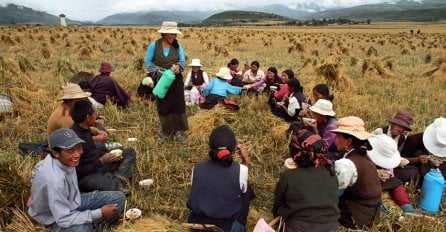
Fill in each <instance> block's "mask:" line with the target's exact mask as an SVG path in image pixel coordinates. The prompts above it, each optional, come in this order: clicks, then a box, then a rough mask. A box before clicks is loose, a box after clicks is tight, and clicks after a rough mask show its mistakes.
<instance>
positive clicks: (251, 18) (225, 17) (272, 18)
mask: <svg viewBox="0 0 446 232" xmlns="http://www.w3.org/2000/svg"><path fill="white" fill-rule="evenodd" d="M290 20H292V19H291V18H288V17H284V16H281V15H276V14H272V13H264V12H257V11H223V12H221V13H217V14H214V15H212V16H210V17H209V18H207V19H205V20H203V22H201V24H202V25H204V26H231V25H274V24H284V23H286V22H288V21H290Z"/></svg>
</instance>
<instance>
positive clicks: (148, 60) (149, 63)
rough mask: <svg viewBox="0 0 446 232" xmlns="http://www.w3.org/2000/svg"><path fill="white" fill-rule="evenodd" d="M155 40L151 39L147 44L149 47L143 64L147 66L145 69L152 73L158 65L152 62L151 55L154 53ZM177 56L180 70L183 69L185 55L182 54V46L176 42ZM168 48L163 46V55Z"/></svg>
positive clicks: (165, 54) (166, 53)
mask: <svg viewBox="0 0 446 232" xmlns="http://www.w3.org/2000/svg"><path fill="white" fill-rule="evenodd" d="M155 42H156V41H153V42H151V43H150V44H149V47H148V48H147V52H146V57H145V58H144V66H146V67H147V71H148V72H149V73H154V72H157V71H158V66H156V65H155V64H153V63H152V60H153V55H154V54H155ZM178 45H179V47H178V56H179V57H180V59H179V61H178V65H179V66H180V68H181V71H182V70H184V68H185V67H186V57H185V56H184V50H183V46H182V45H181V44H180V43H178ZM169 51H170V48H163V54H164V56H165V57H167V56H168V55H169Z"/></svg>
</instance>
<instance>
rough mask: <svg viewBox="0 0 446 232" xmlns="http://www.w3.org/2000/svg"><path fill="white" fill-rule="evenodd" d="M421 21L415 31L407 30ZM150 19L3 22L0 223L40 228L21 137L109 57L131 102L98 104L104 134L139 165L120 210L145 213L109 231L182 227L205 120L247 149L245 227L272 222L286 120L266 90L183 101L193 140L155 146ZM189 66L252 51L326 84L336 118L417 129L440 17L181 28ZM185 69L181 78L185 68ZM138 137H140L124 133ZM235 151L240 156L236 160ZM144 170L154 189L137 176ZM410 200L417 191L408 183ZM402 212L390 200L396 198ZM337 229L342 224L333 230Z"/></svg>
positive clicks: (431, 97) (380, 225) (439, 55)
mask: <svg viewBox="0 0 446 232" xmlns="http://www.w3.org/2000/svg"><path fill="white" fill-rule="evenodd" d="M419 28H421V33H420V34H417V33H415V34H410V33H408V32H409V30H410V29H414V30H415V31H416V30H417V29H419ZM157 30H158V28H153V27H99V26H85V27H84V26H81V27H54V26H27V25H16V26H9V27H7V26H4V27H0V32H1V33H0V34H1V43H0V92H2V93H7V94H9V95H11V96H12V98H13V104H14V113H13V114H12V115H6V116H5V117H3V120H2V121H1V122H0V140H1V141H0V230H1V231H45V229H44V228H42V227H39V226H38V225H37V224H35V223H34V222H33V221H32V220H31V219H30V218H29V217H27V216H26V209H25V202H26V199H27V197H28V194H29V190H30V173H31V170H32V168H33V166H34V164H35V163H36V162H38V161H39V160H40V157H35V156H29V155H23V154H21V153H20V151H19V149H18V143H19V142H25V141H29V142H30V141H40V140H43V139H45V137H46V123H47V119H48V117H49V115H50V114H51V112H52V111H53V110H54V109H55V108H56V106H57V105H58V104H59V103H60V102H58V101H57V98H58V97H59V96H60V95H61V94H60V87H61V86H62V85H63V84H64V83H66V82H67V81H69V80H70V79H71V78H72V77H73V76H74V75H75V74H76V73H78V72H80V71H85V72H90V73H93V74H96V73H97V71H98V69H99V64H100V63H101V61H107V62H109V63H111V64H112V65H113V66H114V72H113V73H112V76H113V77H114V78H115V79H116V80H117V81H118V82H119V83H120V84H121V85H122V86H123V87H124V88H126V89H128V90H129V91H130V92H132V94H133V98H132V102H131V103H130V107H129V108H126V109H117V108H116V107H114V106H112V105H107V106H106V107H105V109H103V110H101V111H100V112H99V113H100V114H101V115H104V116H105V117H106V119H107V121H106V124H105V126H106V127H107V128H115V129H117V131H116V132H114V133H113V134H112V135H111V137H112V138H113V139H114V140H115V141H117V142H121V143H123V144H124V146H132V147H134V148H135V150H136V151H137V154H138V155H137V157H138V158H137V159H138V161H137V166H136V170H135V171H134V173H135V174H134V178H133V180H132V183H130V184H131V186H132V187H131V195H130V197H129V198H128V202H127V207H128V208H132V207H137V208H139V209H141V210H142V212H143V217H142V219H140V220H136V221H134V222H128V221H125V222H123V223H121V224H120V225H117V226H115V227H113V228H109V229H106V230H107V231H185V230H184V229H182V227H181V223H182V222H186V221H187V215H188V209H187V207H186V200H187V196H188V191H189V188H190V178H191V170H192V167H193V165H194V164H195V163H196V162H197V161H201V160H204V159H207V141H208V136H209V133H210V131H211V129H212V128H213V127H214V126H216V125H220V124H222V123H226V124H229V125H230V126H231V127H232V128H233V130H234V132H235V133H236V135H237V136H238V138H239V139H240V140H242V141H243V142H244V143H245V144H246V146H247V147H248V149H249V152H250V157H251V166H250V169H249V171H250V173H249V175H250V176H249V178H250V183H251V185H252V187H253V189H254V190H255V192H256V194H257V198H256V199H255V200H254V201H253V202H252V203H251V215H250V218H249V222H248V229H252V228H253V226H254V224H255V222H256V221H257V220H258V219H259V218H260V217H264V218H266V220H267V221H268V220H271V219H272V215H271V213H270V212H271V207H272V195H273V191H274V188H275V184H276V181H277V179H278V177H279V173H280V172H281V171H282V166H283V160H284V159H285V158H286V157H287V156H288V154H287V152H288V142H287V140H286V138H285V135H284V132H285V130H286V129H287V124H286V123H285V122H284V121H282V120H280V119H278V118H276V117H275V116H273V115H272V114H271V113H270V112H269V107H268V105H267V100H268V98H267V96H266V94H265V95H259V96H258V97H256V96H255V95H243V96H241V97H240V96H231V99H232V100H235V101H237V102H239V104H240V106H241V110H240V112H239V113H238V114H234V113H229V112H227V111H225V110H224V109H222V108H218V107H217V108H215V109H213V110H210V111H203V110H199V109H197V108H196V107H191V108H188V116H189V124H190V130H189V131H188V135H189V142H188V143H186V144H180V143H175V142H168V143H165V144H161V145H160V144H158V143H157V140H156V139H157V135H158V132H159V129H160V128H159V122H158V117H157V114H156V106H155V104H154V103H153V102H151V101H147V100H145V99H140V98H138V97H136V89H137V87H138V85H139V83H140V81H141V80H142V79H143V77H144V76H145V70H144V67H143V59H144V56H145V53H146V48H147V46H148V44H149V42H150V41H153V40H156V39H158V38H159V35H158V33H157ZM180 30H181V31H182V32H183V35H180V36H179V37H178V40H179V41H180V43H182V45H183V47H184V50H185V55H186V58H187V63H190V62H191V59H192V58H200V59H201V62H202V64H203V65H204V70H205V71H206V72H208V74H209V75H210V76H213V75H214V74H215V73H216V72H217V70H218V68H219V67H221V66H226V64H227V63H228V62H229V60H230V59H231V58H237V59H238V60H239V61H240V62H241V64H240V66H241V67H243V64H250V63H251V62H252V61H254V60H257V61H259V63H260V69H262V70H264V71H266V69H267V68H268V67H270V66H275V67H277V69H278V70H279V72H281V71H282V70H285V69H288V68H291V69H292V70H294V71H295V73H297V75H298V77H299V79H300V81H301V83H302V84H303V86H304V93H305V94H306V95H307V96H311V89H312V87H313V86H314V85H315V84H317V83H327V84H329V85H330V86H331V90H332V91H333V93H334V96H335V99H334V105H335V110H336V113H337V117H338V118H340V117H344V116H349V115H355V116H359V117H361V118H362V119H364V121H365V122H366V127H367V129H368V130H369V131H371V130H373V129H374V128H376V127H378V126H381V125H383V124H385V123H386V119H387V118H389V117H391V116H392V115H393V114H394V113H395V112H396V111H398V110H400V109H406V110H409V111H410V112H411V113H412V114H413V115H414V117H415V121H414V124H413V127H412V128H413V129H414V131H415V132H416V131H423V130H424V129H425V127H426V126H427V125H429V124H430V123H431V122H432V121H433V120H434V119H435V118H437V117H440V116H443V117H445V116H446V104H445V102H446V101H445V99H446V24H410V23H401V24H390V23H383V24H378V25H361V26H342V27H340V26H339V27H335V26H333V27H320V28H310V27H274V28H270V27H262V28H259V27H243V28H237V27H234V28H223V27H222V28H180ZM187 71H189V69H187V70H186V71H185V72H184V73H183V76H186V73H187ZM129 137H135V138H137V139H138V140H137V141H136V142H128V141H127V138H129ZM237 159H238V160H239V157H237ZM146 178H152V179H153V180H154V184H153V186H152V187H151V188H150V189H141V188H140V187H139V186H138V181H139V180H142V179H146ZM409 195H410V199H411V201H412V203H414V204H416V201H417V198H416V195H417V191H416V190H415V189H413V188H412V189H409ZM392 210H394V211H395V212H396V213H401V211H400V209H399V208H398V207H392ZM445 218H446V204H445V202H443V205H442V208H441V213H440V215H438V216H437V217H435V218H433V220H430V219H429V220H428V222H426V221H423V220H421V219H420V220H415V219H414V220H406V221H404V222H398V221H395V220H392V219H388V220H385V219H384V217H382V218H380V219H379V220H378V221H377V223H376V225H375V226H374V227H373V228H372V229H371V231H386V230H388V228H389V227H393V229H395V231H429V232H434V231H445V230H446V229H445V228H446V225H445V223H446V222H445V221H446V219H445ZM341 231H346V230H345V229H341Z"/></svg>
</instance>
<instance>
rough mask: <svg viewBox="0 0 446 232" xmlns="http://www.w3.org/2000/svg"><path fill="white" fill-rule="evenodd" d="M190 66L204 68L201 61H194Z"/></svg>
mask: <svg viewBox="0 0 446 232" xmlns="http://www.w3.org/2000/svg"><path fill="white" fill-rule="evenodd" d="M189 66H192V67H202V66H203V65H201V64H200V59H192V63H190V64H189Z"/></svg>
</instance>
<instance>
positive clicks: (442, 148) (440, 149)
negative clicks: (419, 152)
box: [423, 117, 446, 157]
mask: <svg viewBox="0 0 446 232" xmlns="http://www.w3.org/2000/svg"><path fill="white" fill-rule="evenodd" d="M423 144H424V146H425V147H426V149H427V150H428V151H429V152H430V153H431V154H432V155H434V156H438V157H446V118H443V117H440V118H437V119H435V120H434V122H433V123H431V124H430V125H429V126H427V128H426V130H425V131H424V134H423Z"/></svg>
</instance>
